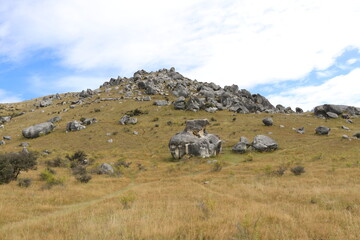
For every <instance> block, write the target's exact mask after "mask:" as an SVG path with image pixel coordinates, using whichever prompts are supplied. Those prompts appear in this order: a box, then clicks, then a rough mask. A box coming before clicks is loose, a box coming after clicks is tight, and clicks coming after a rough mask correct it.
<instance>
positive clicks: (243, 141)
mask: <svg viewBox="0 0 360 240" xmlns="http://www.w3.org/2000/svg"><path fill="white" fill-rule="evenodd" d="M249 145H250V144H249V141H248V139H247V138H246V137H241V138H240V142H238V143H237V144H236V145H235V146H233V148H232V150H233V151H234V152H237V153H245V152H246V150H247V148H248V146H249Z"/></svg>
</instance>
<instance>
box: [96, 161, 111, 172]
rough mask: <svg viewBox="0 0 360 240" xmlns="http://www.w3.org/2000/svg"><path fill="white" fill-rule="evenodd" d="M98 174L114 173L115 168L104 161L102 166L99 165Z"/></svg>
mask: <svg viewBox="0 0 360 240" xmlns="http://www.w3.org/2000/svg"><path fill="white" fill-rule="evenodd" d="M97 173H98V174H113V173H114V169H113V167H112V166H111V165H110V164H108V163H103V164H101V165H100V166H98V172H97Z"/></svg>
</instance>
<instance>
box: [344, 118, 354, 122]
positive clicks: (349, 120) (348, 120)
mask: <svg viewBox="0 0 360 240" xmlns="http://www.w3.org/2000/svg"><path fill="white" fill-rule="evenodd" d="M346 122H347V123H354V122H353V121H352V120H351V119H347V120H346Z"/></svg>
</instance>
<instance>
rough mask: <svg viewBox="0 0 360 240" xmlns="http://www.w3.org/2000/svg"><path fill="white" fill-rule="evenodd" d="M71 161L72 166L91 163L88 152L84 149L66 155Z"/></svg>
mask: <svg viewBox="0 0 360 240" xmlns="http://www.w3.org/2000/svg"><path fill="white" fill-rule="evenodd" d="M65 157H66V158H67V159H68V160H69V161H70V165H71V168H73V167H76V166H77V165H86V164H88V163H89V161H88V160H87V154H86V153H85V152H84V151H80V150H79V151H76V152H75V153H74V154H72V155H69V154H67V155H66V156H65Z"/></svg>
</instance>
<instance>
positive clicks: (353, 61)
mask: <svg viewBox="0 0 360 240" xmlns="http://www.w3.org/2000/svg"><path fill="white" fill-rule="evenodd" d="M357 61H358V60H357V59H356V58H351V59H349V60H347V61H346V63H347V64H349V65H352V64H354V63H356V62H357Z"/></svg>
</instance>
